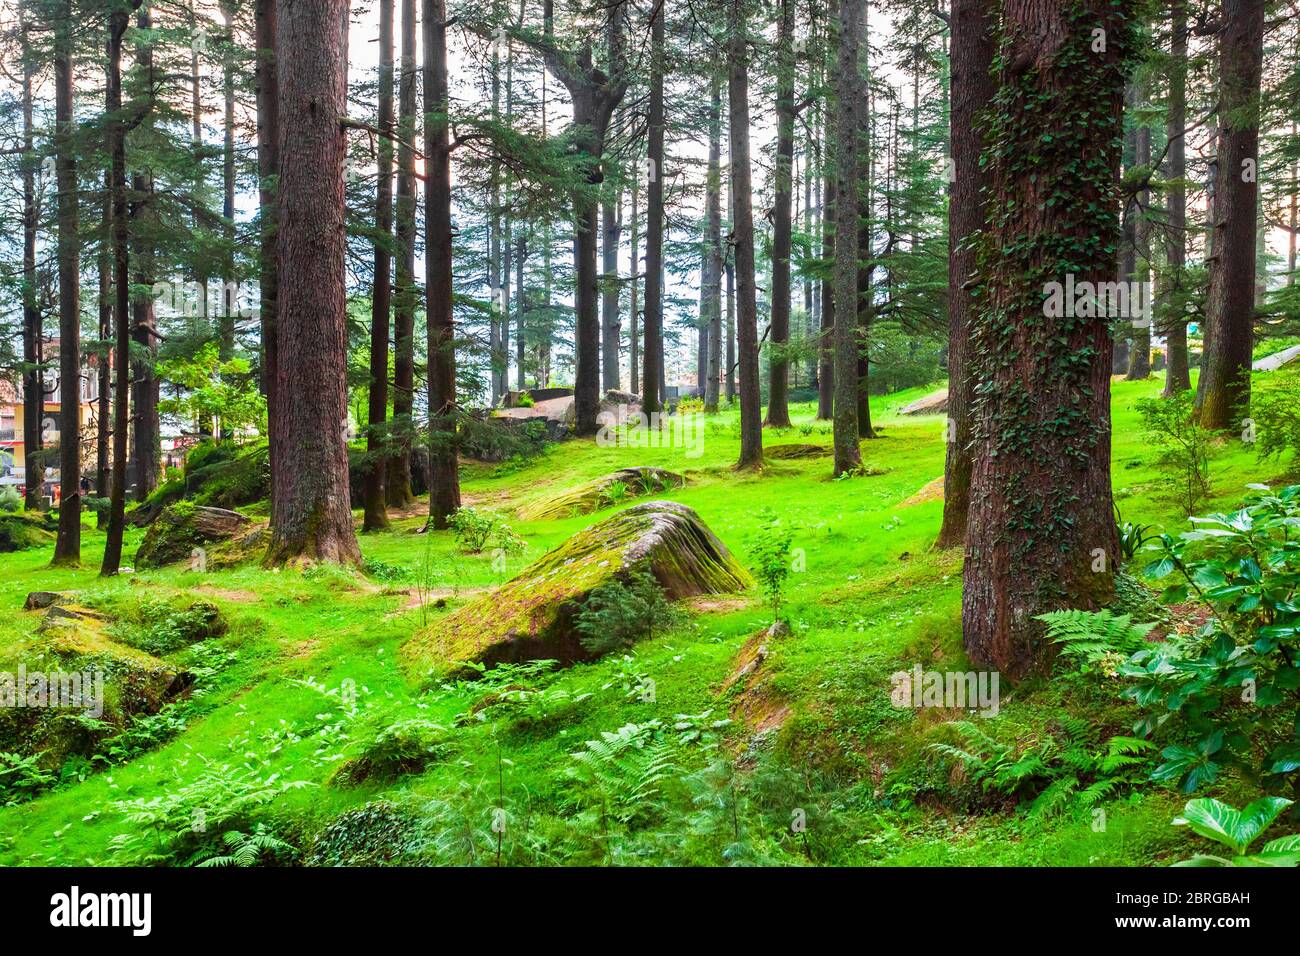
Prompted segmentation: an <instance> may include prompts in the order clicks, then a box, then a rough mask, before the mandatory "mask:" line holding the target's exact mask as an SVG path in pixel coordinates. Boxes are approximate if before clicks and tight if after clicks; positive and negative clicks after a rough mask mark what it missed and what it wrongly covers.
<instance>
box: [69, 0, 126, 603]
mask: <svg viewBox="0 0 1300 956" xmlns="http://www.w3.org/2000/svg"><path fill="white" fill-rule="evenodd" d="M130 22H131V21H130V16H129V15H128V14H127V12H126V11H125V10H124V9H118V10H115V11H113V12H112V13H110V14H109V16H108V90H107V93H106V108H105V112H106V113H107V114H108V153H109V162H110V163H111V166H110V185H109V198H110V201H111V202H112V203H113V243H112V245H113V331H114V347H113V368H114V370H115V371H116V373H117V382H116V387H115V388H114V389H113V482H112V487H111V489H110V490H109V510H108V533H107V537H106V539H105V542H104V560H103V563H102V564H101V565H100V568H99V573H100V575H102V576H103V577H111V576H112V575H114V574H117V572H118V570H119V568H120V567H121V565H122V535H123V532H124V530H125V528H126V451H127V419H128V406H129V404H130V395H131V389H130V382H131V316H130V308H131V299H130V296H131V274H130V267H131V262H130V251H129V248H128V242H129V240H130V230H129V226H128V222H127V204H126V120H125V117H123V115H122V37H123V36H124V35H125V34H126V28H127V25H128V24H129V23H130ZM64 384H65V388H64V392H63V396H62V397H63V408H64V409H65V410H66V409H67V407H68V392H67V389H66V384H67V383H66V382H65V383H64ZM73 396H74V399H75V397H76V393H75V392H74V393H73ZM73 408H74V409H75V408H76V405H74V406H73Z"/></svg>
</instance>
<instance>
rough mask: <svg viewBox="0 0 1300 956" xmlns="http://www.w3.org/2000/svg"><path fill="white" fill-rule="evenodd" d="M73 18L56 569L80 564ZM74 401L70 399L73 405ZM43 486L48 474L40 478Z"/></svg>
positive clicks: (60, 87) (58, 56) (61, 248)
mask: <svg viewBox="0 0 1300 956" xmlns="http://www.w3.org/2000/svg"><path fill="white" fill-rule="evenodd" d="M72 31H73V13H72V2H71V0H64V3H63V4H62V5H61V7H60V9H59V11H58V19H57V21H56V26H55V38H54V39H55V49H54V123H55V132H54V154H55V167H54V170H55V181H56V184H57V188H58V194H59V195H58V226H59V234H58V240H57V245H56V249H57V257H58V261H59V398H60V399H61V402H60V405H59V485H60V505H59V533H58V538H57V539H56V541H55V544H54V559H53V563H54V564H56V565H69V566H75V565H78V564H80V563H81V416H80V414H79V413H80V407H79V404H80V403H79V401H78V400H79V398H80V392H81V389H80V382H81V300H80V296H81V283H80V276H79V269H80V241H79V240H78V237H77V151H76V143H75V141H74V138H75V135H76V129H75V120H74V118H73V115H72V97H73V84H74V78H73V67H72V60H73V39H72ZM69 399H70V400H69ZM41 479H42V483H43V481H44V475H42V476H41Z"/></svg>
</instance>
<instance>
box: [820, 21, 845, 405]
mask: <svg viewBox="0 0 1300 956" xmlns="http://www.w3.org/2000/svg"><path fill="white" fill-rule="evenodd" d="M830 5H831V10H830V13H829V16H830V22H832V23H835V22H838V21H839V16H840V11H839V0H830ZM825 115H826V124H825V138H824V142H825V150H826V156H827V157H830V156H833V155H835V152H834V150H835V110H834V109H833V108H832V107H831V105H830V104H829V103H828V104H827V106H826V114H825ZM836 222H837V220H836V216H835V176H834V174H833V173H828V174H827V175H826V176H825V177H824V179H823V180H822V255H821V257H822V261H823V262H830V263H831V264H832V266H831V274H830V275H829V276H828V277H827V278H826V279H823V280H822V283H821V286H822V303H821V305H822V307H821V332H820V335H819V336H818V343H817V345H818V348H817V351H818V366H817V417H818V418H819V419H821V420H823V421H825V420H829V419H831V418H832V417H833V416H834V410H835V278H834V262H835V231H836Z"/></svg>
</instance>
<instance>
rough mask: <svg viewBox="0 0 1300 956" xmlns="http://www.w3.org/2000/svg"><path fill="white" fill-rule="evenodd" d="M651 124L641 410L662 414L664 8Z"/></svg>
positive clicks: (657, 19)
mask: <svg viewBox="0 0 1300 956" xmlns="http://www.w3.org/2000/svg"><path fill="white" fill-rule="evenodd" d="M646 123H647V130H646V134H647V139H648V141H649V142H648V146H647V150H648V152H647V156H648V159H649V161H648V162H647V164H646V168H647V170H648V176H647V182H646V235H645V322H644V333H645V350H644V362H645V366H644V376H643V381H642V383H641V387H642V397H641V408H642V409H643V410H644V411H645V412H646V413H647V414H650V413H653V412H658V411H661V410H662V409H663V407H664V396H663V392H662V391H660V388H661V383H662V381H663V366H662V363H663V360H664V349H663V317H664V296H663V281H664V257H663V256H664V180H663V168H664V8H663V4H660V5H659V6H658V7H657V8H656V9H655V11H654V21H653V23H652V25H651V40H650V107H649V113H648V115H647V119H646Z"/></svg>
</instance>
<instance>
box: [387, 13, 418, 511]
mask: <svg viewBox="0 0 1300 956" xmlns="http://www.w3.org/2000/svg"><path fill="white" fill-rule="evenodd" d="M415 22H416V0H402V63H401V68H402V76H401V80H400V81H399V83H398V87H399V89H398V98H399V101H400V102H399V104H398V112H399V114H400V115H399V117H398V128H399V131H400V141H399V142H398V144H397V290H396V292H397V294H396V296H395V300H394V306H395V307H394V309H393V424H392V447H393V454H392V457H390V458H389V459H388V461H387V462H386V463H385V467H384V493H385V496H386V497H387V499H388V506H389V507H390V508H409V507H410V506H411V505H412V504H413V503H414V502H415V495H414V493H413V492H412V491H411V437H412V435H413V434H414V431H415V428H414V425H413V423H412V422H411V407H412V403H413V400H414V397H415V305H416V301H417V300H418V298H419V293H418V291H417V289H416V286H415V211H416V210H415V207H416V195H415V190H416V186H415V182H416V180H415V148H414V142H415V137H416V136H417V135H418V129H417V120H416V112H417V110H416V95H417V94H416V90H417V86H416V73H417V67H416V62H415V36H416V33H415Z"/></svg>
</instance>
